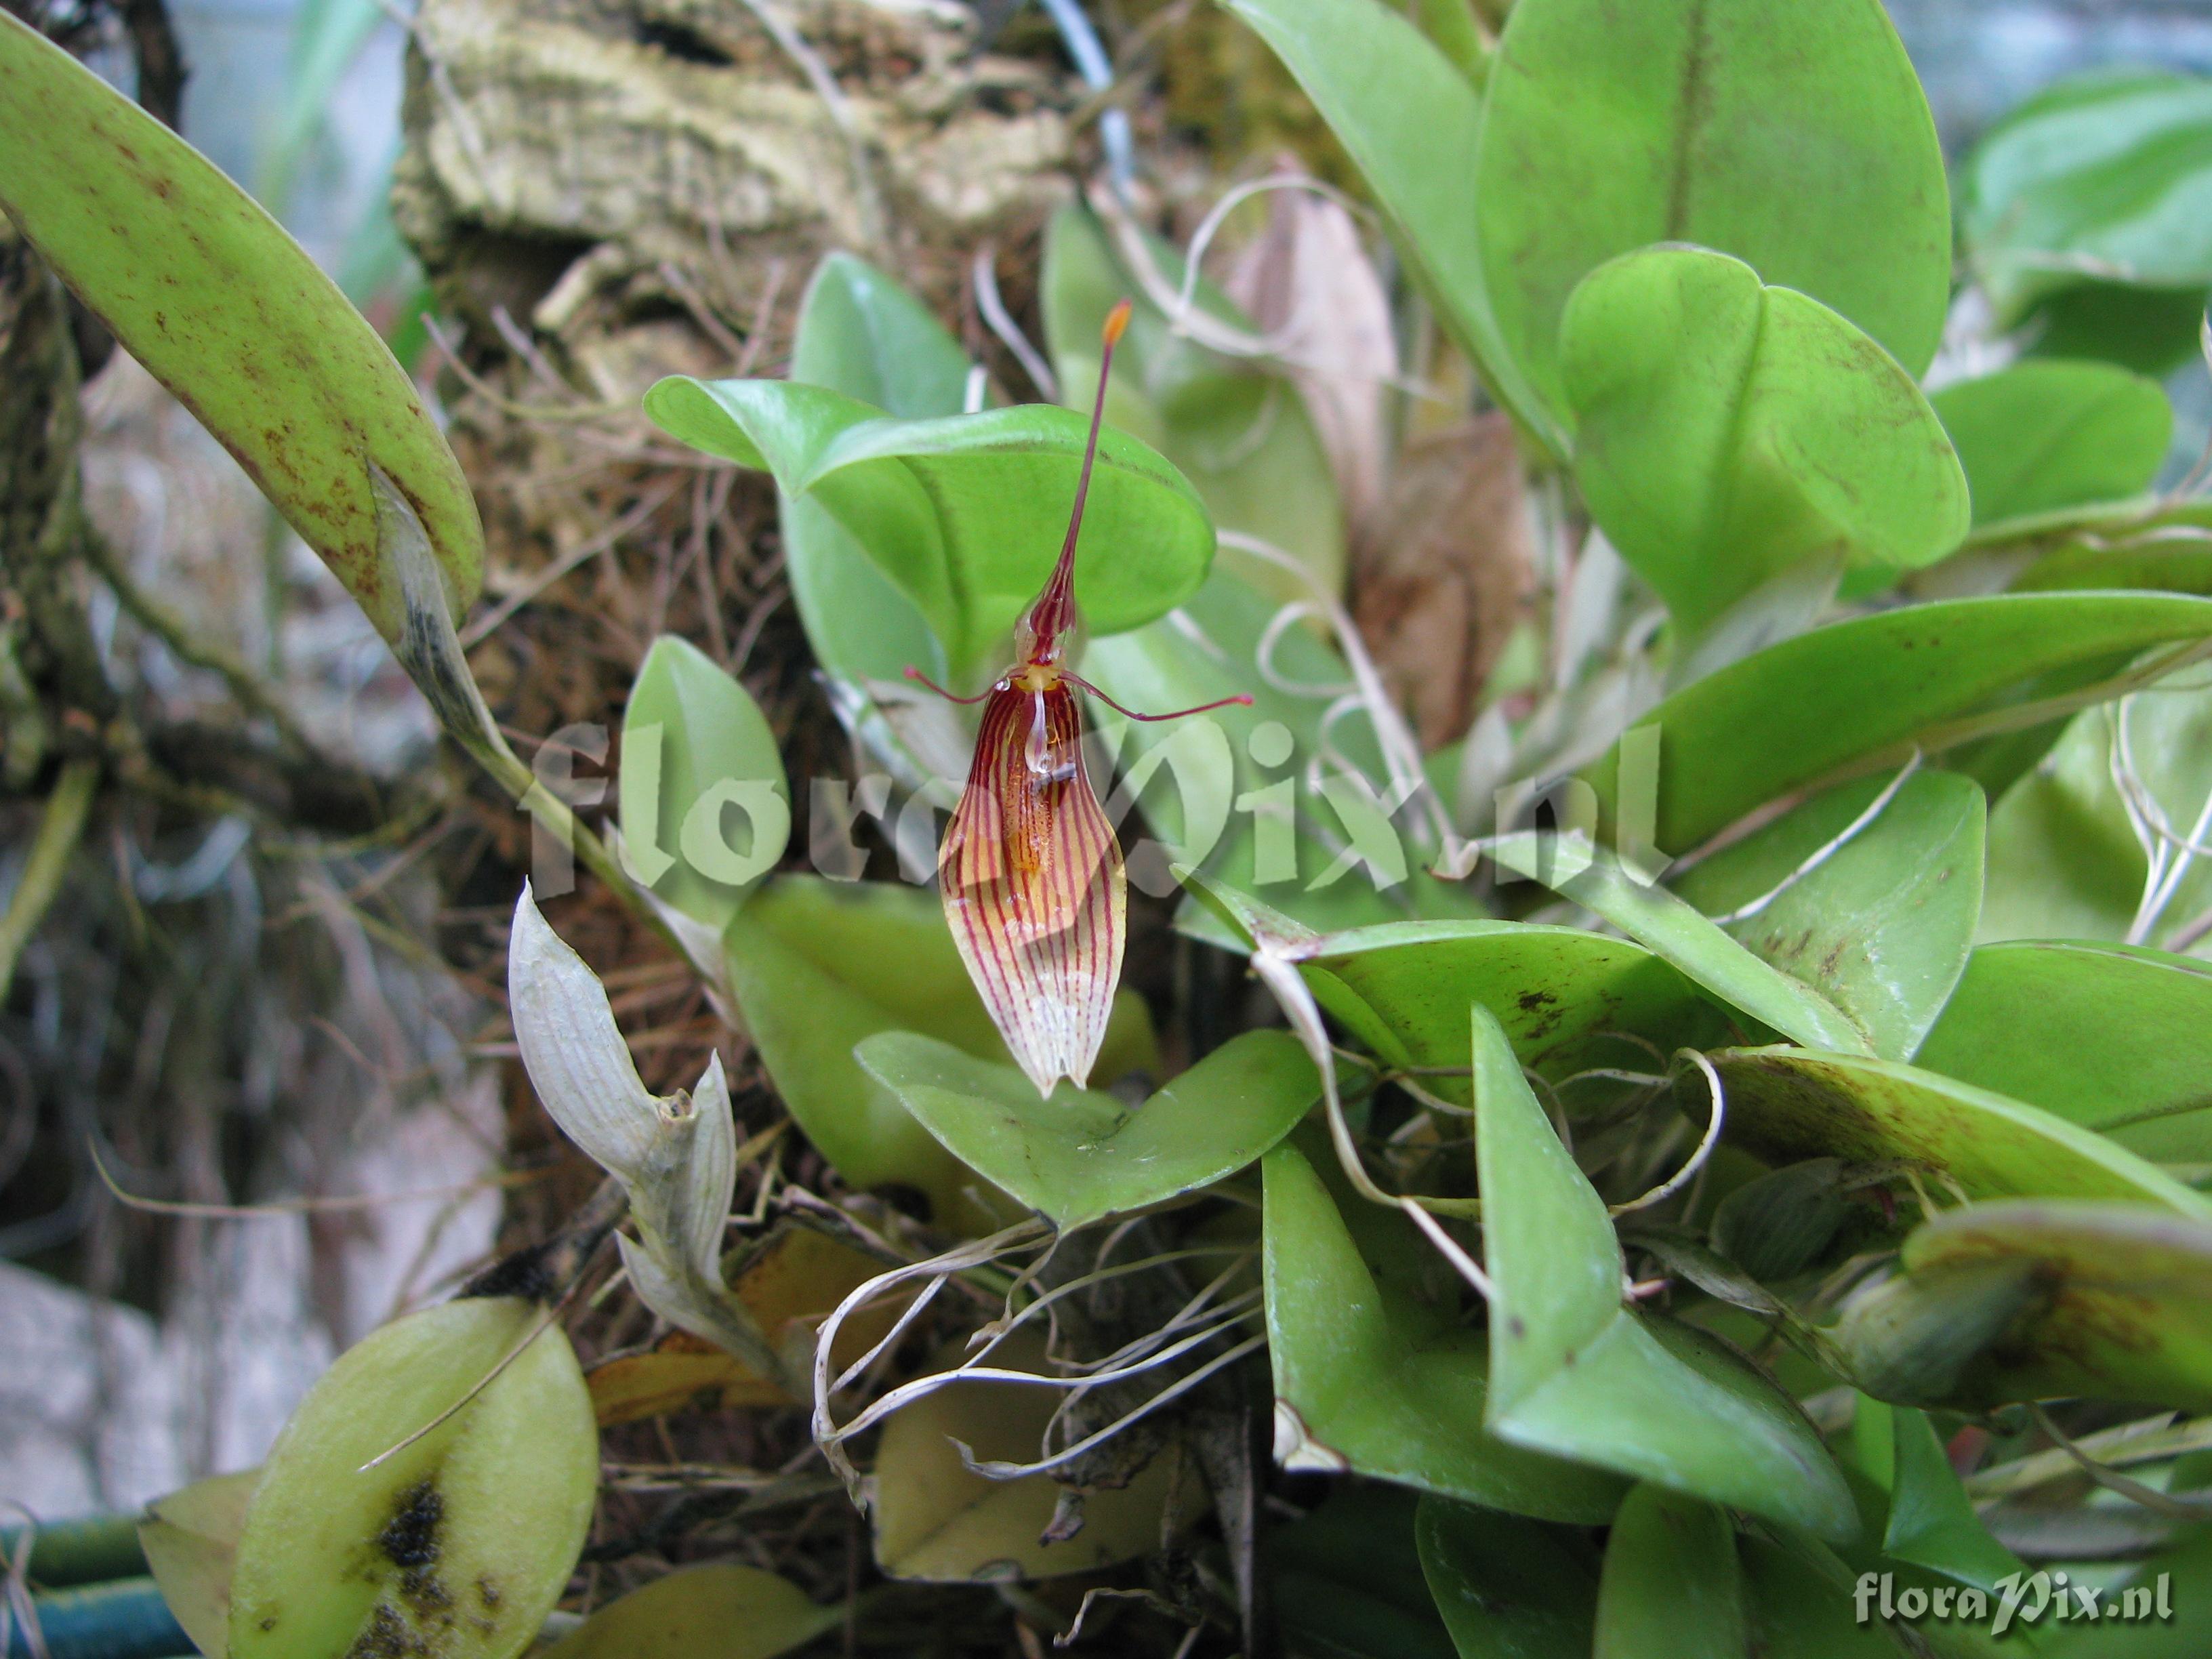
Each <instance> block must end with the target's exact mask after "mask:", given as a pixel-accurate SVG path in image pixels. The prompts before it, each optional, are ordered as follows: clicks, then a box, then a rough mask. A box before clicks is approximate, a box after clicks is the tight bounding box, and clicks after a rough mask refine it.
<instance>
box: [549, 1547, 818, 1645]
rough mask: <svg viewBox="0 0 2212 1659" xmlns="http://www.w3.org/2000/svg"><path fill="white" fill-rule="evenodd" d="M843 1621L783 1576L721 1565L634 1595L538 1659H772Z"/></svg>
mask: <svg viewBox="0 0 2212 1659" xmlns="http://www.w3.org/2000/svg"><path fill="white" fill-rule="evenodd" d="M844 1616H845V1610H844V1609H843V1608H842V1607H822V1606H819V1605H817V1603H815V1602H812V1601H808V1600H807V1599H806V1592H805V1591H804V1590H802V1589H799V1586H798V1585H796V1584H794V1583H792V1582H791V1581H790V1580H789V1579H788V1578H779V1577H776V1575H775V1574H774V1573H772V1572H763V1571H761V1570H760V1569H759V1568H757V1567H740V1566H734V1565H730V1564H728V1563H719V1564H717V1565H714V1566H708V1567H692V1568H690V1569H688V1570H687V1571H683V1572H671V1573H670V1574H669V1575H668V1577H665V1578H656V1579H654V1580H653V1583H650V1584H647V1586H646V1587H645V1588H644V1589H639V1590H632V1591H631V1592H630V1593H629V1595H625V1596H623V1598H622V1599H621V1600H620V1601H616V1602H615V1603H613V1604H612V1605H611V1606H610V1607H602V1608H601V1609H600V1610H599V1612H597V1613H593V1614H592V1616H591V1617H590V1618H589V1619H586V1620H585V1621H584V1622H583V1623H582V1624H581V1625H580V1626H578V1627H577V1628H576V1629H574V1630H573V1631H570V1632H568V1635H566V1636H564V1637H562V1638H561V1639H560V1640H559V1641H557V1642H556V1643H555V1644H553V1645H552V1646H551V1647H550V1648H547V1649H546V1650H544V1653H543V1654H542V1655H541V1656H539V1659H775V1655H777V1654H779V1653H788V1652H790V1651H791V1650H793V1648H796V1647H801V1646H803V1645H805V1644H806V1643H808V1642H811V1641H812V1640H813V1639H814V1638H816V1637H817V1636H819V1635H821V1634H822V1632H824V1631H826V1630H834V1629H836V1626H837V1624H838V1622H839V1621H840V1620H842V1619H843V1618H844Z"/></svg>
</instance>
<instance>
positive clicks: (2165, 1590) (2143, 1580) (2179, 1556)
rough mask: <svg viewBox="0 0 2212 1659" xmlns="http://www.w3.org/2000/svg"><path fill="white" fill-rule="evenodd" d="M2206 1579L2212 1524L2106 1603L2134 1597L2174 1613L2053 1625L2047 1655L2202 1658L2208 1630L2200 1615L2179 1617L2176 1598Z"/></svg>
mask: <svg viewBox="0 0 2212 1659" xmlns="http://www.w3.org/2000/svg"><path fill="white" fill-rule="evenodd" d="M2206 1583H2212V1527H2193V1528H2190V1529H2189V1531H2187V1532H2186V1533H2185V1534H2183V1535H2182V1536H2181V1538H2180V1539H2179V1541H2176V1542H2174V1543H2173V1544H2171V1545H2169V1546H2168V1547H2166V1548H2165V1549H2163V1550H2160V1552H2159V1553H2157V1554H2155V1555H2154V1556H2152V1557H2151V1558H2150V1559H2148V1560H2147V1561H2145V1562H2144V1563H2143V1564H2142V1565H2141V1566H2140V1567H2138V1568H2136V1570H2135V1571H2132V1572H2130V1573H2128V1574H2127V1575H2126V1577H2125V1578H2124V1580H2123V1581H2122V1582H2121V1583H2118V1584H2116V1585H2114V1586H2113V1587H2112V1588H2111V1589H2107V1590H2106V1592H2105V1605H2106V1606H2107V1607H2114V1606H2118V1607H2123V1608H2124V1607H2128V1606H2129V1605H2130V1601H2132V1602H2133V1604H2134V1605H2136V1606H2142V1607H2148V1608H2149V1609H2150V1610H2151V1611H2152V1613H2157V1612H2158V1611H2159V1610H2160V1608H2163V1609H2164V1610H2165V1611H2166V1613H2167V1614H2169V1615H2170V1616H2168V1617H2165V1618H2158V1617H2150V1618H2142V1617H2138V1618H2135V1619H2131V1620H2129V1621H2128V1622H2126V1623H2124V1624H2118V1623H2114V1622H2112V1621H2110V1620H2100V1621H2098V1622H2097V1623H2095V1624H2089V1623H2087V1622H2082V1621H2076V1622H2075V1623H2074V1624H2071V1625H2069V1626H2066V1627H2065V1628H2064V1629H2063V1630H2053V1631H2052V1632H2051V1640H2050V1642H2049V1644H2048V1645H2046V1646H2045V1649H2044V1652H2045V1655H2046V1656H2047V1659H2197V1653H2198V1652H2199V1651H2200V1650H2202V1649H2203V1645H2204V1638H2203V1632H2202V1630H2201V1629H2200V1628H2199V1627H2198V1625H2197V1620H2195V1619H2191V1618H2185V1617H2182V1616H2180V1608H2179V1605H2178V1604H2177V1602H2176V1600H2175V1597H2176V1595H2177V1594H2178V1593H2179V1592H2180V1591H2183V1590H2186V1589H2190V1588H2193V1587H2195V1586H2198V1585H2202V1584H2206ZM2199 1593H2200V1594H2201V1591H2200V1592H2199Z"/></svg>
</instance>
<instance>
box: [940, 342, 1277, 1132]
mask: <svg viewBox="0 0 2212 1659" xmlns="http://www.w3.org/2000/svg"><path fill="white" fill-rule="evenodd" d="M1128 322H1129V302H1128V301H1126V300H1124V301H1121V304H1119V305H1117V306H1115V307H1114V310H1113V312H1112V313H1111V314H1110V315H1109V316H1108V318H1107V319H1106V327H1105V335H1104V350H1103V354H1102V357H1101V361H1100V362H1099V365H1098V392H1097V397H1096V398H1094V399H1093V401H1092V404H1091V431H1090V436H1089V439H1088V441H1086V443H1085V447H1084V451H1083V470H1082V471H1081V473H1079V475H1078V477H1077V478H1076V483H1075V506H1074V509H1073V512H1072V513H1071V514H1070V515H1069V519H1068V525H1067V539H1066V541H1065V542H1063V543H1062V544H1060V559H1059V562H1057V563H1056V564H1055V565H1054V567H1053V572H1052V576H1051V579H1050V580H1048V581H1047V582H1046V583H1045V586H1044V591H1043V592H1042V593H1040V594H1039V595H1037V598H1036V603H1035V604H1033V605H1030V608H1029V610H1028V611H1027V612H1026V613H1024V616H1023V617H1022V620H1021V622H1020V623H1019V624H1018V626H1017V627H1016V629H1015V630H1014V651H1015V661H1014V664H1013V665H1012V667H1010V668H1009V669H1007V670H1006V672H1005V673H1004V674H1002V675H1000V677H999V678H998V679H997V680H996V681H995V682H994V684H992V685H991V687H990V689H989V690H986V691H983V692H981V693H979V694H978V695H977V696H972V697H958V696H953V694H952V693H951V692H950V691H947V690H945V689H944V688H943V687H942V686H939V685H936V684H933V683H932V682H931V681H930V680H929V679H927V678H926V677H925V676H924V675H923V674H922V673H921V671H920V670H919V669H915V668H908V670H907V676H908V678H910V679H915V680H920V681H921V683H922V684H925V685H927V686H929V689H930V690H933V691H935V692H937V693H938V695H939V696H943V697H946V698H949V699H951V701H952V702H961V703H981V704H982V705H983V720H982V725H981V728H980V729H979V730H978V731H977V732H976V734H975V761H974V763H972V764H971V765H970V767H969V773H968V785H967V787H966V788H965V789H964V790H963V792H962V793H961V797H960V805H959V807H958V809H957V811H954V813H953V815H952V822H951V825H950V826H949V827H948V828H947V829H946V830H945V845H944V848H943V850H942V852H941V853H940V854H939V859H938V883H939V890H941V892H942V893H943V895H944V899H945V919H946V920H947V921H950V922H951V925H952V937H953V939H954V940H955V942H956V943H957V945H959V947H960V957H961V960H962V961H963V962H964V963H967V965H968V975H969V978H970V979H972V980H974V981H975V989H976V991H977V992H978V993H979V994H981V997H982V999H983V1006H985V1007H986V1008H987V1009H988V1010H989V1011H990V1014H991V1018H992V1020H993V1021H994V1023H995V1024H997V1026H998V1028H999V1031H1000V1035H1001V1036H1004V1037H1005V1038H1006V1047H1007V1048H1008V1049H1010V1050H1011V1051H1012V1054H1013V1057H1014V1060H1015V1062H1016V1063H1017V1064H1018V1065H1019V1066H1021V1068H1022V1070H1023V1071H1024V1073H1027V1074H1028V1076H1029V1079H1030V1082H1032V1083H1034V1084H1036V1087H1037V1092H1038V1093H1039V1094H1041V1095H1049V1094H1050V1093H1051V1092H1052V1088H1053V1085H1054V1083H1055V1082H1056V1081H1057V1080H1058V1079H1060V1078H1063V1077H1065V1078H1069V1079H1073V1081H1074V1083H1075V1085H1076V1086H1077V1087H1078V1088H1081V1087H1082V1086H1084V1085H1085V1084H1086V1083H1087V1082H1088V1081H1089V1079H1090V1076H1091V1065H1092V1063H1093V1062H1094V1061H1095V1060H1097V1057H1098V1046H1099V1044H1100V1042H1103V1040H1104V1038H1105V1035H1106V1023H1107V1019H1108V1017H1109V1015H1110V1014H1111V1013H1112V1012H1113V1007H1114V988H1115V985H1116V984H1117V983H1118V982H1119V981H1120V979H1121V948H1122V944H1123V941H1124V937H1125V934H1126V932H1127V929H1126V927H1125V916H1124V913H1125V910H1126V908H1127V887H1128V882H1127V876H1126V874H1125V873H1124V871H1123V868H1122V862H1121V848H1120V846H1119V845H1118V844H1117V843H1116V842H1115V839H1114V827H1113V825H1112V824H1110V823H1108V822H1107V819H1106V814H1105V811H1104V810H1103V808H1102V807H1101V806H1100V805H1099V804H1098V797H1097V793H1095V792H1094V791H1093V790H1092V788H1091V780H1090V778H1089V776H1088V775H1086V774H1085V770H1084V764H1083V746H1082V745H1083V706H1082V704H1081V703H1080V702H1079V701H1078V700H1077V698H1076V695H1075V694H1076V693H1077V692H1078V691H1079V690H1080V691H1085V692H1088V693H1089V694H1090V695H1091V696H1094V697H1096V698H1097V699H1098V700H1099V701H1100V702H1103V703H1104V704H1106V705H1107V706H1108V707H1109V708H1113V709H1115V710H1116V711H1117V712H1118V713H1120V714H1125V715H1127V717H1128V718H1129V719H1131V720H1179V719H1181V718H1182V716H1183V715H1185V714H1204V713H1205V712H1206V710H1208V709H1211V708H1224V707H1226V706H1227V705H1229V704H1231V703H1242V704H1247V705H1249V703H1250V702H1251V701H1252V699H1251V698H1250V697H1249V696H1241V695H1240V696H1234V697H1224V698H1222V699H1221V700H1220V701H1218V702H1209V703H1202V704H1200V706H1199V707H1198V708H1184V709H1179V710H1177V711H1176V713H1174V714H1138V713H1136V712H1135V711H1134V710H1133V709H1128V708H1122V707H1121V704H1120V703H1118V702H1115V701H1114V700H1113V699H1112V698H1111V697H1109V696H1107V695H1106V694H1105V693H1104V692H1103V691H1101V690H1099V689H1098V688H1097V686H1095V685H1092V684H1091V683H1090V682H1089V681H1087V680H1085V679H1083V678H1080V677H1079V676H1078V675H1077V674H1076V673H1075V672H1074V671H1073V670H1072V669H1071V668H1069V667H1068V665H1067V659H1069V658H1070V657H1072V656H1073V654H1074V653H1075V651H1076V650H1077V648H1078V647H1079V629H1080V628H1081V617H1079V614H1078V612H1077V611H1076V605H1075V543H1076V538H1077V536H1078V534H1079V532H1081V530H1082V527H1083V503H1084V500H1085V496H1087V495H1089V493H1090V489H1091V468H1092V466H1093V465H1094V464H1095V463H1096V461H1097V455H1098V427H1099V421H1100V417H1101V416H1102V415H1103V413H1104V410H1105V407H1106V377H1107V374H1108V372H1109V370H1110V369H1111V368H1112V367H1113V362H1114V347H1115V344H1116V343H1118V342H1119V341H1120V339H1121V331H1122V330H1123V329H1124V328H1126V327H1127V325H1128Z"/></svg>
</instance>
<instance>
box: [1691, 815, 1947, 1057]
mask: <svg viewBox="0 0 2212 1659" xmlns="http://www.w3.org/2000/svg"><path fill="white" fill-rule="evenodd" d="M1884 787H1885V785H1884V783H1883V781H1881V780H1880V779H1871V778H1869V779H1864V780H1862V781H1859V782H1857V783H1852V784H1845V785H1844V786H1843V787H1840V788H1837V789H1832V790H1829V791H1827V792H1826V793H1824V794H1821V795H1820V796H1817V797H1815V798H1814V799H1812V800H1810V801H1808V802H1807V803H1805V805H1802V806H1800V807H1798V808H1797V809H1796V811H1792V812H1790V813H1789V814H1788V815H1787V816H1786V817H1783V818H1780V819H1778V821H1777V822H1775V823H1771V824H1769V825H1768V826H1767V827H1766V828H1765V829H1761V830H1759V831H1758V832H1757V833H1756V834H1754V835H1752V836H1747V837H1746V838H1745V839H1744V840H1743V841H1741V842H1737V843H1736V844H1735V846H1733V847H1729V848H1726V849H1724V850H1723V851H1722V852H1720V853H1717V854H1715V855H1714V856H1713V857H1711V858H1710V859H1707V860H1705V862H1703V863H1701V864H1699V865H1697V866H1694V867H1693V868H1692V869H1691V870H1689V871H1687V872H1685V873H1684V875H1683V876H1682V877H1681V878H1680V880H1679V881H1677V882H1676V883H1675V884H1674V890H1675V892H1676V893H1677V894H1679V895H1680V896H1681V897H1683V898H1685V899H1686V900H1688V901H1689V902H1691V903H1692V904H1693V905H1695V906H1696V907H1697V908H1699V909H1700V910H1703V911H1705V913H1706V914H1707V915H1717V916H1727V915H1733V914H1734V913H1735V912H1736V911H1738V910H1740V909H1742V908H1746V907H1747V906H1749V905H1751V904H1753V903H1754V902H1757V901H1759V899H1761V898H1764V897H1765V896H1766V895H1768V894H1770V893H1773V892H1774V891H1775V890H1776V889H1777V888H1778V887H1780V886H1781V885H1782V884H1783V883H1784V882H1786V881H1790V880H1791V878H1792V877H1793V876H1794V875H1795V874H1796V872H1797V871H1798V870H1799V869H1800V868H1801V867H1802V866H1806V865H1807V864H1808V863H1809V861H1810V860H1812V859H1814V857H1815V856H1816V855H1817V854H1820V851H1821V849H1822V848H1826V847H1827V846H1828V845H1829V844H1830V843H1831V842H1833V841H1835V839H1836V838H1837V837H1838V836H1842V835H1844V833H1845V832H1846V831H1847V830H1848V829H1850V827H1851V826H1852V825H1853V824H1854V823H1857V821H1858V820H1859V818H1860V817H1862V815H1863V814H1864V813H1865V812H1866V811H1868V810H1869V809H1870V808H1871V807H1872V806H1873V805H1874V803H1875V799H1877V798H1878V797H1879V795H1880V794H1881V791H1882V789H1883V788H1884ZM1983 818H1984V807H1983V802H1982V792H1981V788H1980V787H1979V786H1978V785H1977V784H1976V783H1975V782H1974V781H1972V779H1971V778H1962V777H1959V776H1957V775H1954V774H1952V773H1948V772H1920V773H1916V774H1915V775H1913V776H1911V777H1910V778H1908V779H1906V780H1905V784H1904V786H1903V787H1901V788H1899V790H1898V792H1897V793H1896V794H1895V795H1894V796H1893V798H1892V799H1890V801H1889V802H1888V804H1887V805H1885V806H1883V807H1882V809H1881V815H1880V816H1879V817H1876V818H1875V819H1874V820H1873V821H1872V822H1871V823H1868V824H1867V825H1866V826H1865V827H1864V828H1863V829H1860V830H1859V832H1858V833H1857V835H1855V836H1852V837H1851V839H1850V841H1848V842H1845V843H1844V845H1843V846H1842V847H1841V848H1839V849H1838V850H1837V851H1836V852H1835V853H1834V854H1832V856H1830V857H1828V858H1827V859H1826V860H1825V861H1823V862H1822V863H1820V864H1819V865H1818V866H1814V867H1812V868H1811V869H1809V870H1808V871H1807V872H1806V873H1805V874H1804V875H1803V876H1802V878H1797V879H1796V880H1795V881H1794V882H1793V883H1792V884H1791V885H1790V886H1789V887H1788V888H1786V889H1785V890H1783V891H1782V892H1781V893H1780V896H1778V897H1776V898H1775V899H1774V900H1773V901H1772V902H1771V903H1768V904H1766V905H1765V907H1764V908H1761V909H1759V912H1758V913H1757V914H1756V915H1752V916H1749V917H1747V918H1746V919H1744V920H1743V921H1737V922H1730V923H1729V924H1727V927H1728V931H1729V934H1730V935H1731V936H1732V937H1733V938H1735V939H1738V940H1740V941H1741V942H1742V944H1743V945H1746V946H1747V948H1748V949H1750V950H1751V951H1752V952H1753V954H1754V955H1756V956H1758V957H1760V958H1761V959H1762V960H1764V961H1765V962H1769V963H1772V964H1773V965H1774V966H1775V967H1777V968H1779V969H1782V971H1783V972H1784V973H1786V974H1788V975H1790V976H1791V977H1792V978H1795V979H1797V980H1800V981H1803V982H1804V983H1805V984H1807V985H1809V986H1811V987H1813V988H1814V990H1816V991H1818V992H1820V994H1821V995H1823V996H1824V997H1826V998H1827V1000H1829V1001H1831V1002H1832V1003H1834V1004H1835V1005H1836V1006H1837V1007H1838V1008H1840V1009H1842V1010H1843V1011H1844V1013H1845V1014H1847V1015H1849V1016H1850V1018H1851V1019H1852V1020H1853V1021H1854V1022H1855V1023H1856V1024H1857V1025H1858V1026H1860V1027H1861V1028H1862V1029H1863V1030H1865V1032H1866V1033H1867V1035H1868V1036H1869V1037H1870V1038H1872V1040H1873V1042H1874V1048H1875V1053H1876V1054H1880V1055H1881V1057H1882V1058H1883V1059H1885V1060H1910V1059H1911V1058H1912V1054H1913V1051H1914V1050H1915V1049H1917V1048H1918V1047H1919V1046H1920V1042H1921V1040H1922V1039H1923V1037H1925V1036H1927V1034H1928V1029H1929V1026H1930V1025H1931V1024H1933V1023H1934V1022H1935V1019H1936V1015H1937V1014H1938V1013H1939V1012H1941V1011H1942V1007H1943V1006H1944V1000H1945V999H1946V998H1947V997H1948V996H1949V995H1950V994H1951V988H1952V987H1953V986H1954V985H1955V984H1957V983H1958V980H1959V975H1960V974H1961V973H1963V972H1964V971H1965V969H1966V957H1967V953H1968V951H1970V950H1971V948H1972V945H1973V939H1974V927H1975V924H1976V923H1977V922H1978V921H1979V920H1980V917H1981V909H1982V836H1983Z"/></svg>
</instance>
